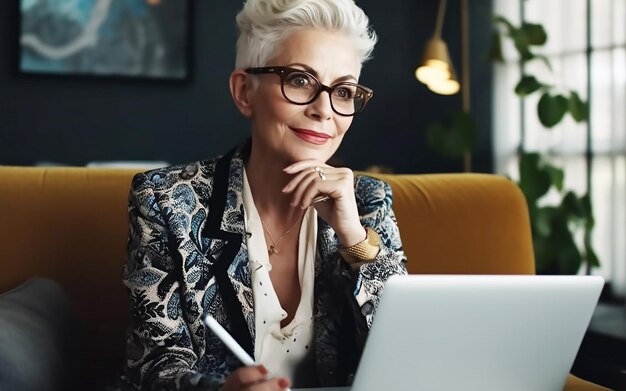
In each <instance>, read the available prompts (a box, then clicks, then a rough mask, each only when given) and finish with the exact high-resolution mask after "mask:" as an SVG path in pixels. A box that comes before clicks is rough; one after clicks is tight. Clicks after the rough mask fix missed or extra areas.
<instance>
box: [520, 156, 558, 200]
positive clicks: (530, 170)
mask: <svg viewBox="0 0 626 391" xmlns="http://www.w3.org/2000/svg"><path fill="white" fill-rule="evenodd" d="M519 174H520V182H519V187H520V189H521V190H522V193H524V196H525V197H526V202H527V203H528V204H529V205H530V204H535V203H536V202H537V200H538V199H539V198H541V197H542V196H543V195H544V194H546V193H547V192H548V190H550V185H551V183H552V182H551V180H550V175H549V174H548V172H547V171H546V170H545V169H544V168H543V167H542V165H541V158H540V155H539V154H538V153H536V152H531V153H523V154H522V155H521V156H520V163H519Z"/></svg>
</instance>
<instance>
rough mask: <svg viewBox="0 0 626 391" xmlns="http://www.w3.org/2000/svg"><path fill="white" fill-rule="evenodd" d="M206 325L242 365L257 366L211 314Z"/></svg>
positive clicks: (207, 317) (205, 320)
mask: <svg viewBox="0 0 626 391" xmlns="http://www.w3.org/2000/svg"><path fill="white" fill-rule="evenodd" d="M204 324H206V325H207V326H208V327H209V328H210V329H211V331H213V333H214V334H215V335H216V336H217V337H218V338H219V339H220V340H221V341H222V342H224V345H226V347H227V348H228V349H230V351H231V352H232V353H233V354H234V355H235V356H236V357H237V358H238V359H239V361H241V363H242V364H244V365H246V366H250V365H257V364H256V362H255V361H254V359H253V358H252V357H250V355H249V354H248V353H247V352H246V351H245V350H244V349H243V348H242V347H241V345H239V344H238V343H237V341H235V338H233V337H232V335H230V334H228V331H226V329H224V328H223V327H222V325H221V324H219V323H218V322H217V320H215V318H214V317H212V316H211V315H210V314H207V315H206V316H205V317H204ZM287 391H291V389H290V388H287Z"/></svg>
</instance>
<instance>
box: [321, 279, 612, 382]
mask: <svg viewBox="0 0 626 391" xmlns="http://www.w3.org/2000/svg"><path fill="white" fill-rule="evenodd" d="M603 284H604V280H603V279H602V278H601V277H595V276H501V275H493V276H468V275H464V276H459V275H448V276H433V275H410V276H394V277H392V278H391V279H389V281H388V282H387V284H386V285H385V290H384V293H383V295H382V298H381V301H380V303H379V307H378V312H377V314H376V318H375V321H374V323H373V325H372V329H371V331H370V335H369V337H368V340H367V343H366V345H365V350H364V351H363V356H362V358H361V362H360V364H359V368H358V370H357V373H356V376H355V380H354V384H353V386H352V388H351V390H352V391H380V390H398V391H403V390H419V391H421V390H425V391H438V390H440V391H452V390H464V391H502V390H507V391H529V390H532V391H561V390H562V389H563V386H564V384H565V381H566V377H567V375H568V373H569V371H570V368H571V366H572V364H573V362H574V359H575V357H576V353H577V351H578V348H579V346H580V343H581V341H582V338H583V336H584V334H585V331H586V329H587V326H588V324H589V321H590V319H591V315H592V314H593V310H594V308H595V306H596V303H597V301H598V297H599V295H600V291H601V290H602V286H603ZM348 389H349V388H346V387H343V388H341V387H340V388H333V389H332V390H348ZM318 390H319V389H318ZM327 390H331V389H327Z"/></svg>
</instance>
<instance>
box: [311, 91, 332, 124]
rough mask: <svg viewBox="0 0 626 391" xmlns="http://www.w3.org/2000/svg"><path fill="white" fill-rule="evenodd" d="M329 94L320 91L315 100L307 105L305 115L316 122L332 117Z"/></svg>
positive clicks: (328, 92) (329, 92)
mask: <svg viewBox="0 0 626 391" xmlns="http://www.w3.org/2000/svg"><path fill="white" fill-rule="evenodd" d="M330 94H331V91H325V90H324V91H321V93H320V94H319V95H318V96H317V98H316V99H315V100H314V101H313V102H311V103H309V104H308V105H307V108H306V112H305V113H306V115H307V116H310V117H312V118H315V119H318V120H327V119H330V118H331V117H332V115H333V107H332V105H331V103H330Z"/></svg>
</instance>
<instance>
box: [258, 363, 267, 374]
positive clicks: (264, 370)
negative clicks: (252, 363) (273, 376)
mask: <svg viewBox="0 0 626 391" xmlns="http://www.w3.org/2000/svg"><path fill="white" fill-rule="evenodd" d="M258 368H259V372H261V375H263V376H265V375H267V374H268V373H269V372H268V371H267V368H265V366H264V365H259V367H258Z"/></svg>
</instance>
